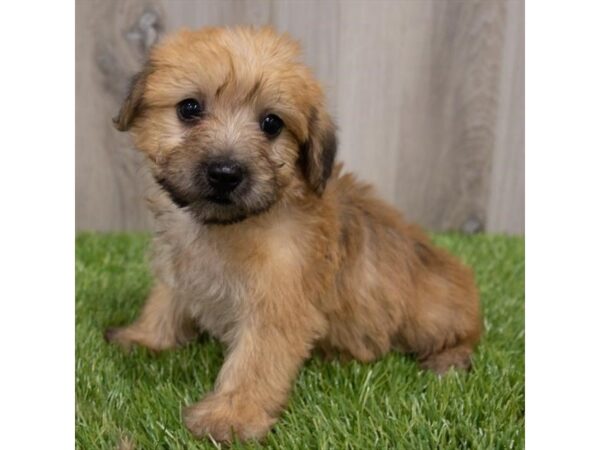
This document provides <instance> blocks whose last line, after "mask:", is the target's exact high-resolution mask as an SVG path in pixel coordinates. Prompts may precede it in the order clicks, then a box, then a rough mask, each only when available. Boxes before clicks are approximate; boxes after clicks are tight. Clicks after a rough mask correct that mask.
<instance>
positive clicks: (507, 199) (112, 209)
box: [76, 0, 524, 234]
mask: <svg viewBox="0 0 600 450" xmlns="http://www.w3.org/2000/svg"><path fill="white" fill-rule="evenodd" d="M240 23H244V24H256V25H261V24H273V25H275V26H276V27H277V28H278V29H280V30H285V31H288V32H289V33H291V34H292V35H293V36H295V37H297V38H298V39H299V40H300V41H301V42H302V44H303V46H304V49H305V60H306V61H307V63H308V64H309V65H310V66H312V67H313V69H314V70H315V72H316V74H317V76H318V77H319V78H320V80H321V81H322V82H323V84H324V86H325V88H326V91H327V95H328V99H329V103H330V106H331V110H332V112H333V114H334V116H335V117H336V119H337V123H338V125H339V130H340V132H339V140H340V159H341V160H342V161H345V163H346V166H347V167H348V168H350V169H352V170H354V171H356V172H358V173H359V174H360V175H361V176H362V177H363V178H365V179H367V180H369V181H371V182H372V183H374V184H375V185H376V187H377V188H378V190H379V192H380V193H381V194H382V195H383V196H384V197H385V198H386V199H388V200H389V201H391V202H393V203H394V204H396V205H398V206H399V207H400V208H401V209H402V210H403V211H404V212H405V215H406V216H407V217H408V218H409V219H410V220H413V221H417V222H419V223H421V224H423V225H424V226H426V227H427V228H429V229H431V230H447V229H458V230H463V231H466V232H477V231H489V232H505V233H513V234H515V233H516V234H522V233H523V232H524V4H523V1H522V0H416V1H415V0H387V1H373V0H362V1H349V0H339V1H335V0H332V1H322V0H321V1H318V0H315V1H309V0H305V1H302V0H295V1H291V0H290V1H278V0H252V1H250V0H212V1H211V0H204V1H186V0H146V1H143V0H128V1H127V2H125V1H122V0H77V2H76V83H77V85H76V117H77V119H76V208H77V210H76V221H77V223H76V226H77V229H95V230H139V229H148V228H149V227H150V218H149V216H148V214H147V212H146V210H145V206H144V202H143V198H144V186H145V183H146V182H147V173H146V171H145V169H144V167H143V164H142V161H141V157H140V155H139V154H137V152H135V151H133V150H131V142H130V139H129V137H128V136H127V135H124V134H122V133H118V132H117V131H115V130H114V129H113V128H112V126H111V122H110V119H111V117H112V116H113V115H114V114H115V113H116V111H117V110H118V107H119V103H120V101H121V99H122V98H123V97H124V95H125V92H126V89H127V86H128V80H129V77H130V76H132V75H133V74H134V73H135V72H136V71H137V70H138V69H139V68H140V67H141V65H142V63H143V61H144V58H145V55H146V52H147V51H148V49H149V48H150V46H151V45H152V44H153V43H154V42H155V41H156V40H157V39H159V38H160V36H162V35H163V34H165V33H168V32H169V31H171V30H174V29H177V28H179V27H181V26H187V27H192V28H195V27H201V26H204V25H234V24H240Z"/></svg>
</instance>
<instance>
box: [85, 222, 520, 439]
mask: <svg viewBox="0 0 600 450" xmlns="http://www.w3.org/2000/svg"><path fill="white" fill-rule="evenodd" d="M434 240H435V241H436V242H437V243H438V244H440V245H442V246H444V247H447V248H449V249H450V250H451V251H453V252H454V253H456V254H457V255H459V256H460V257H461V258H462V259H463V260H464V261H465V262H466V263H468V264H470V265H471V266H472V267H473V268H474V269H475V272H476V276H477V282H478V285H479V289H480V293H481V299H482V303H483V311H484V317H485V328H486V334H485V336H484V338H483V340H482V342H481V345H480V346H479V348H478V351H477V352H476V355H475V358H474V366H473V370H472V371H471V372H470V373H469V374H459V373H456V372H451V373H450V374H449V375H447V376H445V377H443V378H438V377H437V376H435V375H434V374H432V373H429V372H424V371H421V370H419V369H418V367H417V365H416V364H415V362H414V361H413V360H412V359H410V358H409V357H405V356H403V355H399V354H394V353H392V354H389V355H387V356H386V357H385V358H383V359H382V360H380V361H378V362H376V363H373V364H359V363H356V362H351V363H346V364H342V363H338V362H325V361H322V360H319V359H316V358H315V359H312V360H310V361H309V362H308V363H307V364H306V366H305V367H304V369H303V370H302V371H301V373H300V376H299V378H298V380H297V382H296V384H295V387H294V390H293V392H292V395H291V398H290V401H289V405H288V408H287V409H286V410H285V412H284V413H283V415H282V417H281V418H280V420H279V422H278V423H277V425H276V426H275V428H274V431H273V432H271V433H270V434H269V436H268V438H267V439H266V440H265V441H264V442H263V444H262V446H261V445H259V444H257V443H251V444H246V445H242V444H234V445H233V446H232V447H233V448H255V447H264V448H284V449H306V448H310V449H313V448H314V449H317V448H318V449H342V448H343V449H350V448H353V449H369V448H377V449H382V448H406V449H411V450H412V449H452V448H477V449H482V448H486V449H487V448H498V449H508V448H523V446H524V412H525V400H524V389H525V388H524V344H525V343H524V340H525V336H524V319H525V317H524V269H525V263H524V242H523V239H522V238H515V237H500V236H485V235H478V236H461V235H454V234H445V235H436V236H434ZM148 243H149V238H148V236H146V235H139V234H137V235H134V234H110V235H101V234H91V233H84V234H80V235H79V236H78V237H77V245H76V340H77V342H76V352H77V353H76V396H77V397H76V398H77V400H76V403H77V404H76V444H77V448H80V449H104V448H107V449H114V448H116V447H117V445H118V443H119V442H120V441H121V440H122V439H129V440H130V441H132V442H133V444H134V445H135V448H137V449H200V448H215V447H218V445H216V444H213V443H211V442H210V441H207V440H204V441H196V440H194V439H193V438H192V437H191V435H190V434H189V433H188V432H187V431H186V429H185V427H184V426H183V424H182V422H181V418H180V411H181V408H182V406H184V405H188V404H190V403H192V402H194V401H196V400H198V399H199V398H201V397H202V396H203V395H204V394H205V393H207V392H209V390H210V389H211V387H212V383H213V380H214V379H215V377H216V375H217V373H218V370H219V367H220V366H221V363H222V359H223V349H222V347H221V345H220V344H218V343H217V342H216V341H214V340H212V339H204V340H202V341H201V342H200V343H194V344H190V345H188V346H186V347H184V348H181V349H179V350H175V351H169V352H164V353H162V354H159V355H152V354H150V353H149V352H147V351H146V350H144V349H136V350H134V351H133V352H132V353H131V354H130V355H125V354H123V353H122V352H121V351H120V350H119V349H117V348H115V347H114V346H110V345H108V344H106V343H105V342H104V340H103V338H102V333H103V330H104V329H105V328H106V327H107V326H109V325H117V324H125V323H128V322H130V321H132V320H133V319H134V318H135V317H136V314H137V313H138V312H139V309H140V307H141V305H142V304H143V301H144V300H145V296H146V294H147V293H148V291H149V289H150V285H151V277H150V273H149V269H148V264H147V261H146V258H145V255H146V250H147V248H148Z"/></svg>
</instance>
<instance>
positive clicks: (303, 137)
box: [115, 28, 336, 224]
mask: <svg viewBox="0 0 600 450" xmlns="http://www.w3.org/2000/svg"><path fill="white" fill-rule="evenodd" d="M298 53H299V49H298V46H297V44H296V43H295V42H294V41H292V40H291V39H289V38H288V37H287V36H282V35H278V34H276V33H275V32H274V31H273V30H271V29H269V28H262V29H251V28H235V29H221V28H210V29H204V30H201V31H196V32H190V31H182V32H179V33H178V34H176V35H174V36H172V37H171V38H169V39H167V40H166V41H165V42H163V43H162V44H161V45H159V46H158V47H156V48H155V49H153V51H152V52H151V55H150V60H149V62H148V64H147V65H146V67H145V69H144V70H143V71H142V72H141V73H140V74H139V75H138V76H137V77H136V78H135V79H134V81H133V83H132V89H131V92H130V94H129V96H128V98H127V99H126V100H125V102H124V104H123V106H122V108H121V111H120V112H119V115H118V117H117V118H116V119H115V124H116V125H117V128H118V129H119V130H122V131H124V130H128V129H131V130H132V132H133V135H134V137H135V143H136V147H137V148H139V149H140V150H142V151H144V152H145V153H146V154H147V155H148V157H149V159H150V161H151V162H152V170H153V173H154V176H155V178H156V180H157V181H158V183H159V184H161V185H162V187H163V188H164V189H165V190H166V191H167V192H168V193H169V194H170V196H171V198H172V199H173V201H174V202H175V203H176V204H177V205H178V206H179V207H181V208H187V209H189V210H190V211H191V212H193V213H194V214H195V216H196V217H197V218H198V219H199V220H201V221H202V222H205V223H215V224H228V223H232V222H237V221H240V220H243V219H245V218H247V217H249V216H252V215H256V214H259V213H261V212H263V211H266V210H268V209H269V208H270V207H271V206H273V205H274V204H275V203H276V202H278V201H279V200H281V199H282V198H285V196H286V194H290V195H291V190H292V187H291V186H296V187H297V186H306V187H307V188H308V189H309V191H308V192H310V190H312V191H314V192H315V193H316V194H317V195H319V194H321V193H322V191H323V189H324V188H325V184H326V182H327V178H328V177H329V175H330V174H331V169H332V165H333V161H334V157H335V151H336V142H335V133H334V127H333V125H332V123H331V119H330V118H329V116H328V114H327V113H326V111H325V109H324V102H323V94H322V91H321V89H320V87H319V85H318V84H317V82H316V81H315V80H314V78H313V76H312V74H311V73H310V71H309V70H308V69H307V68H306V67H305V66H304V65H302V64H301V63H299V62H298ZM297 181H300V183H301V184H300V183H298V182H297ZM304 191H306V190H304Z"/></svg>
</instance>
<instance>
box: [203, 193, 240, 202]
mask: <svg viewBox="0 0 600 450" xmlns="http://www.w3.org/2000/svg"><path fill="white" fill-rule="evenodd" d="M206 200H208V201H209V202H212V203H216V204H217V205H233V200H232V199H231V198H230V197H229V196H227V195H216V194H215V195H209V196H207V197H206Z"/></svg>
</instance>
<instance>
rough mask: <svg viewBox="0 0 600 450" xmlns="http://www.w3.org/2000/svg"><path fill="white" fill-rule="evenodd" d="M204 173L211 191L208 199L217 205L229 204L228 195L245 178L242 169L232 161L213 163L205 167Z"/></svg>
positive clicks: (244, 172)
mask: <svg viewBox="0 0 600 450" xmlns="http://www.w3.org/2000/svg"><path fill="white" fill-rule="evenodd" d="M205 171H206V172H205V173H206V180H207V181H208V185H209V186H210V190H211V195H210V196H209V199H210V200H212V201H215V202H217V203H229V202H230V201H229V195H230V194H232V193H233V192H234V191H235V190H236V188H238V187H239V186H240V184H242V182H243V181H244V178H245V177H246V171H245V170H244V167H242V166H241V165H240V164H239V163H237V162H235V161H233V160H221V161H213V162H211V163H209V164H207V165H206V169H205Z"/></svg>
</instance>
